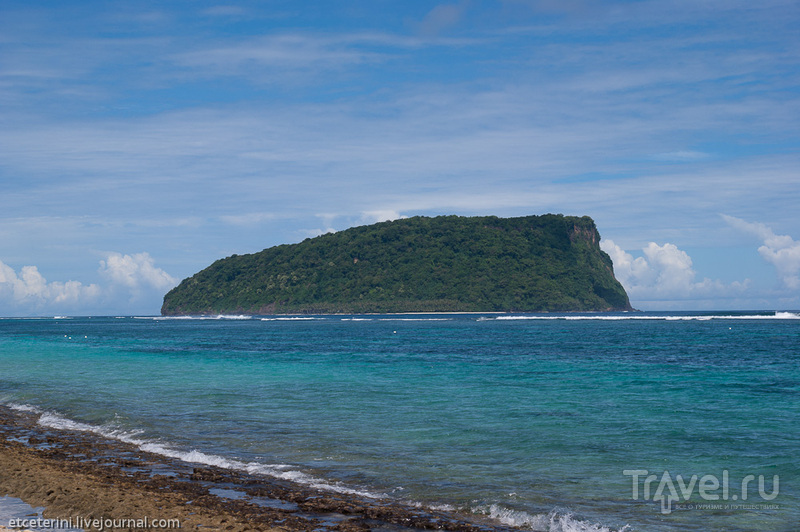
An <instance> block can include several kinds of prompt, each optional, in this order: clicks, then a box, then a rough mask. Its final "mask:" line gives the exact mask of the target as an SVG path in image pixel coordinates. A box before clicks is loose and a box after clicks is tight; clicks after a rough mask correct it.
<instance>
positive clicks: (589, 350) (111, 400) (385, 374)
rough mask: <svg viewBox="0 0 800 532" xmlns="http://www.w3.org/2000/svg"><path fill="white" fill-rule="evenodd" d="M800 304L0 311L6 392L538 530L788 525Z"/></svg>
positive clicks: (793, 482) (47, 412) (799, 432)
mask: <svg viewBox="0 0 800 532" xmlns="http://www.w3.org/2000/svg"><path fill="white" fill-rule="evenodd" d="M233 318H240V319H233ZM798 318H800V316H799V315H798V314H794V313H777V314H776V313H761V314H759V313H735V315H731V313H725V314H724V315H723V314H720V315H714V314H702V315H689V314H669V315H668V314H653V313H636V314H626V315H602V316H590V315H586V316H580V315H568V316H554V315H525V316H507V315H502V316H496V315H485V316H478V315H424V316H419V315H414V316H409V315H403V316H382V317H378V316H320V317H317V318H314V319H309V318H307V317H306V318H303V319H300V318H297V319H286V318H268V319H261V318H259V317H246V316H242V317H223V318H217V319H163V318H152V317H150V318H148V317H143V318H132V317H125V318H105V317H103V318H95V317H93V318H71V319H69V318H53V319H0V402H2V403H4V404H7V405H12V406H14V407H15V408H18V409H28V410H35V411H37V412H41V413H42V416H41V419H40V423H42V424H47V425H50V426H53V427H56V428H77V429H83V430H93V431H95V432H101V433H104V434H112V435H114V436H116V437H118V438H121V439H126V440H128V441H134V442H136V443H138V444H140V445H141V446H143V447H144V448H147V449H148V450H155V451H157V452H161V453H163V454H167V455H170V456H178V457H182V458H184V459H187V460H192V461H200V462H206V463H214V464H218V465H223V466H228V467H235V468H241V469H247V470H249V471H251V472H256V473H262V474H268V475H274V476H279V477H283V478H291V479H294V480H297V481H300V482H306V483H309V484H314V485H323V486H327V487H328V488H329V489H336V490H347V491H355V492H359V493H363V494H365V495H371V496H387V497H392V498H396V499H399V500H403V501H408V502H412V503H418V504H423V505H427V506H432V507H436V508H452V509H459V510H465V511H469V512H473V513H476V514H480V515H488V516H491V517H492V518H495V519H497V520H499V521H501V522H504V523H506V524H514V525H519V526H523V527H525V528H527V529H533V530H554V531H556V530H619V529H625V527H627V529H626V530H642V531H644V530H647V531H662V530H663V531H667V530H698V531H700V530H703V531H708V530H720V531H721V530H726V531H737V530H741V531H744V530H748V531H749V530H786V531H788V530H796V529H797V523H798V522H800V494H799V493H798V479H800V474H799V473H800V465H798V457H800V319H798ZM644 471H647V473H643V472H644ZM678 475H680V479H679V478H678ZM693 476H694V478H695V481H694V482H691V480H690V479H691V478H692V477H693ZM748 476H752V479H751V480H749V481H748V480H747V479H748ZM648 477H650V479H649V480H648ZM715 481H716V482H717V486H716V487H715ZM743 481H744V482H745V484H746V487H747V499H746V500H742V498H743V497H744V495H745V493H744V492H743V490H742V483H743ZM759 481H761V486H760V485H759ZM659 487H660V488H661V489H660V490H659ZM701 487H703V489H702V490H701ZM634 488H635V490H636V492H634ZM759 488H761V490H760V491H759ZM715 496H716V497H717V498H716V499H714V497H715Z"/></svg>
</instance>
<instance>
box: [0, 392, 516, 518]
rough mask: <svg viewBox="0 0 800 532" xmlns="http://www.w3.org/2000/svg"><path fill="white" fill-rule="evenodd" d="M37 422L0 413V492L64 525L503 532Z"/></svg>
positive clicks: (32, 417)
mask: <svg viewBox="0 0 800 532" xmlns="http://www.w3.org/2000/svg"><path fill="white" fill-rule="evenodd" d="M36 420H37V415H36V414H32V413H26V412H17V411H13V410H11V409H9V408H7V407H0V496H12V497H17V498H19V499H22V500H23V501H24V502H26V503H27V504H29V505H31V506H33V507H44V508H45V510H44V512H43V514H42V517H43V518H45V519H50V520H54V519H62V520H66V523H62V526H64V524H67V525H68V526H70V527H72V528H80V529H84V530H100V529H102V530H157V529H158V530H160V529H175V528H183V529H203V530H227V531H245V530H262V531H279V530H281V531H286V530H296V531H301V530H303V531H305V530H308V531H311V530H331V531H334V530H335V531H366V530H376V531H384V532H390V531H392V532H399V531H413V530H433V529H437V530H461V531H478V530H484V531H486V530H505V529H501V528H495V527H492V526H490V525H488V524H483V523H473V522H470V521H468V520H467V519H468V518H466V517H462V516H457V515H451V514H447V513H443V512H433V511H428V510H420V509H417V508H413V507H408V506H403V505H402V504H398V503H396V502H394V501H385V500H365V499H361V498H359V497H355V496H352V495H349V494H340V493H333V492H330V491H321V490H315V489H312V488H308V487H306V486H300V485H295V484H292V483H290V482H286V481H282V480H276V479H271V478H264V477H256V476H251V475H248V474H246V473H241V472H236V471H230V470H226V469H222V468H214V467H207V466H203V467H200V466H199V465H193V464H187V463H186V462H181V461H179V460H172V459H169V458H165V457H164V456H161V455H154V454H151V453H147V452H143V451H141V450H140V449H138V448H136V447H135V446H133V445H130V444H127V443H124V442H120V441H116V440H111V439H106V438H103V437H100V436H98V435H96V434H90V433H84V432H79V431H55V430H53V429H51V428H45V427H41V426H40V425H37V423H36ZM0 525H2V526H6V527H7V526H8V525H9V523H0ZM12 525H16V526H18V525H19V523H12ZM49 525H50V526H52V523H50V524H49ZM15 529H18V528H15Z"/></svg>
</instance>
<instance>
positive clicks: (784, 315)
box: [479, 311, 800, 321]
mask: <svg viewBox="0 0 800 532" xmlns="http://www.w3.org/2000/svg"><path fill="white" fill-rule="evenodd" d="M492 319H495V320H507V321H515V320H564V321H624V320H643V321H709V320H796V319H800V314H797V313H794V312H780V311H776V312H775V313H774V314H742V315H738V314H698V315H686V316H681V315H677V316H676V315H668V314H663V315H655V314H654V315H626V316H607V315H597V316H497V317H496V318H486V317H483V318H479V320H480V321H489V320H492Z"/></svg>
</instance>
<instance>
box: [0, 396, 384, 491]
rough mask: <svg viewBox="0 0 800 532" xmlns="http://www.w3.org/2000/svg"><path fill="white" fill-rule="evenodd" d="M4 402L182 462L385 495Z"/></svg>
mask: <svg viewBox="0 0 800 532" xmlns="http://www.w3.org/2000/svg"><path fill="white" fill-rule="evenodd" d="M6 406H8V407H9V408H11V409H13V410H17V411H20V412H31V413H36V414H40V415H39V420H38V424H39V425H42V426H43V427H49V428H53V429H57V430H72V431H79V432H90V433H93V434H99V435H101V436H104V437H106V438H110V439H114V440H117V441H121V442H124V443H128V444H131V445H135V446H136V447H138V448H139V449H140V450H142V451H144V452H148V453H153V454H158V455H161V456H165V457H167V458H175V459H178V460H181V461H183V462H188V463H195V464H204V465H209V466H216V467H221V468H224V469H231V470H236V471H244V472H246V473H250V474H259V475H264V476H270V477H273V478H277V479H281V480H288V481H292V482H296V483H298V484H303V485H305V486H309V487H311V488H316V489H320V490H325V491H332V492H336V493H346V494H349V495H357V496H360V497H366V498H369V499H382V498H386V497H388V496H387V495H386V494H383V493H372V492H369V491H366V490H357V489H353V488H349V487H346V486H342V485H341V484H338V483H331V482H328V481H326V480H324V479H321V478H317V477H315V476H313V475H309V474H307V473H303V472H302V471H298V470H296V469H293V468H292V466H289V465H286V464H262V463H258V462H243V461H241V460H236V459H232V458H225V457H223V456H219V455H215V454H208V453H204V452H202V451H199V450H197V449H193V450H190V451H181V450H178V449H175V448H174V447H172V446H170V445H168V444H163V443H160V442H157V441H153V440H146V439H142V438H139V437H137V436H139V435H140V434H141V431H128V430H122V429H121V428H120V427H118V426H116V425H114V424H113V423H109V424H107V425H91V424H89V423H82V422H79V421H74V420H72V419H69V418H66V417H64V416H61V415H59V414H57V413H55V412H49V411H45V410H41V409H39V408H37V407H35V406H31V405H24V404H18V403H7V404H6Z"/></svg>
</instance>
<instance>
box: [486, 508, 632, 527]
mask: <svg viewBox="0 0 800 532" xmlns="http://www.w3.org/2000/svg"><path fill="white" fill-rule="evenodd" d="M472 511H473V512H474V513H482V514H485V515H487V516H488V517H490V518H492V519H495V520H497V521H499V522H501V523H503V524H504V525H509V526H513V527H519V528H526V529H528V530H533V531H535V532H615V531H614V529H612V528H609V527H607V526H603V525H600V524H596V523H590V522H587V521H582V520H580V519H577V518H575V517H573V515H572V514H571V513H561V512H558V511H556V510H553V511H551V512H550V513H549V514H536V515H531V514H529V513H527V512H523V511H520V510H511V509H509V508H504V507H502V506H500V505H499V504H492V505H491V506H489V507H482V508H481V507H479V508H473V509H472ZM626 530H629V527H628V525H625V526H623V527H622V528H620V529H617V530H616V532H625V531H626Z"/></svg>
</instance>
